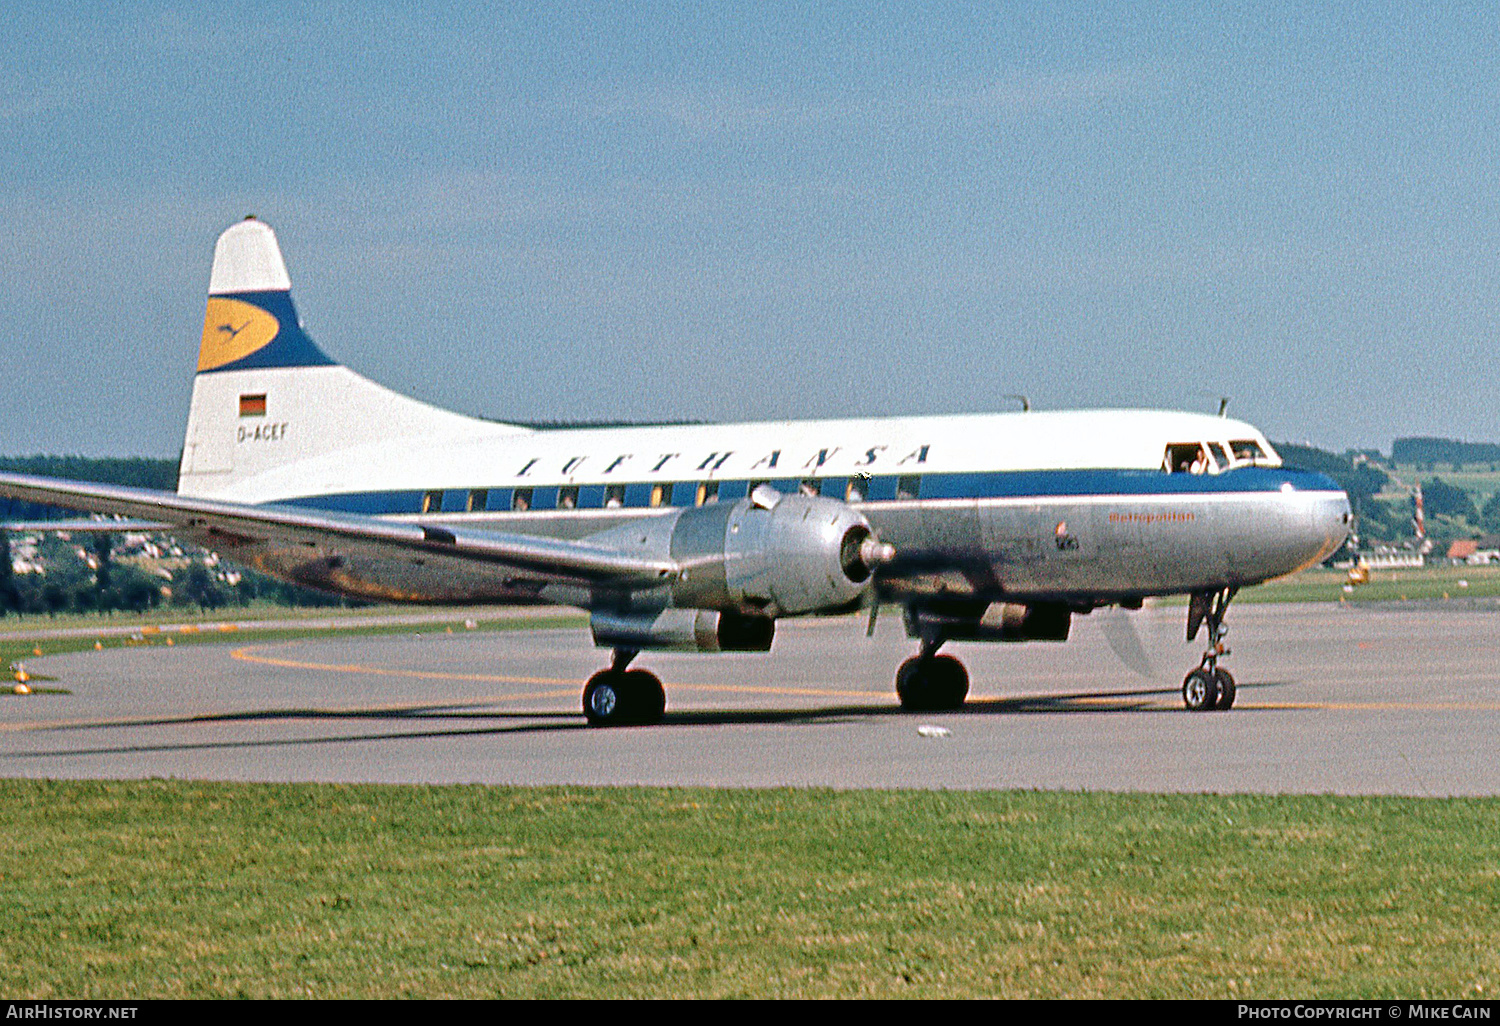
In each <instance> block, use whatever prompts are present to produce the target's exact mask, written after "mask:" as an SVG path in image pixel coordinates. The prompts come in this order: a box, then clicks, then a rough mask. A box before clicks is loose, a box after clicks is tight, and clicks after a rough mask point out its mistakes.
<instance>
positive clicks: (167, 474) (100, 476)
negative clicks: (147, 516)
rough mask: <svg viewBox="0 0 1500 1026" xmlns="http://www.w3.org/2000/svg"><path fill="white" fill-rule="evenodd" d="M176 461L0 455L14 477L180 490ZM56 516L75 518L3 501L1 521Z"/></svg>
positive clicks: (50, 509)
mask: <svg viewBox="0 0 1500 1026" xmlns="http://www.w3.org/2000/svg"><path fill="white" fill-rule="evenodd" d="M177 463H178V461H177V460H175V459H172V460H163V459H150V458H148V457H144V456H132V457H129V458H127V459H103V458H100V459H96V458H94V457H91V456H0V471H5V472H7V473H11V474H36V475H38V476H39V477H61V478H67V479H69V480H73V481H96V482H98V483H100V484H117V485H129V486H130V487H133V488H155V489H157V490H158V491H167V492H172V491H176V490H177ZM57 516H76V514H74V513H69V512H67V511H64V510H58V509H54V508H53V507H51V506H33V505H31V504H30V503H25V502H11V501H8V500H4V499H0V519H4V520H42V519H47V518H50V517H57Z"/></svg>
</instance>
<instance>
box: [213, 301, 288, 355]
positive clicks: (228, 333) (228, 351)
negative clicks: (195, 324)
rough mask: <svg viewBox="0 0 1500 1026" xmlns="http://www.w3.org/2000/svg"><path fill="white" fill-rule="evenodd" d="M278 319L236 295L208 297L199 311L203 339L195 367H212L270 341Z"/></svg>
mask: <svg viewBox="0 0 1500 1026" xmlns="http://www.w3.org/2000/svg"><path fill="white" fill-rule="evenodd" d="M280 331H281V322H280V321H278V320H277V319H276V318H275V317H273V316H271V315H270V314H268V313H267V312H266V311H264V310H262V309H261V308H260V307H258V306H253V305H251V304H250V303H246V302H243V301H241V300H238V299H225V298H222V297H210V298H209V301H208V310H207V312H206V313H204V315H203V342H202V344H201V345H200V346H199V347H198V370H199V371H207V370H213V369H214V368H215V367H222V366H224V365H225V364H228V363H233V362H234V361H236V360H243V359H244V358H245V357H247V356H249V355H250V354H251V353H253V352H255V351H256V350H258V349H261V348H263V347H265V346H267V345H269V344H270V342H271V340H272V339H273V338H275V337H276V335H277V333H278V332H280Z"/></svg>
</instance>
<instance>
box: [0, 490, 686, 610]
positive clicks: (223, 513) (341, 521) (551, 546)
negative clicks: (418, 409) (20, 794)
mask: <svg viewBox="0 0 1500 1026" xmlns="http://www.w3.org/2000/svg"><path fill="white" fill-rule="evenodd" d="M0 498H7V499H18V500H21V501H23V502H31V503H39V504H42V505H48V506H61V507H63V508H64V509H73V510H83V511H88V512H93V513H106V514H112V515H115V516H123V517H129V518H137V520H138V521H140V523H134V522H129V521H127V522H114V524H113V525H111V522H109V521H94V522H81V521H77V522H75V521H60V522H58V523H57V524H56V525H54V524H48V525H46V526H45V527H44V526H43V525H42V524H41V523H36V522H31V523H28V524H26V525H25V526H26V527H30V528H33V529H45V530H68V529H69V525H74V526H73V529H75V530H86V529H91V530H95V531H100V530H111V531H128V530H141V529H143V528H145V527H154V528H156V529H160V530H176V531H180V532H182V533H184V534H186V535H188V536H190V537H192V538H194V539H195V540H198V541H200V542H202V543H203V544H205V545H208V546H212V545H214V544H215V541H216V540H221V541H223V542H225V543H227V544H229V545H231V546H235V545H244V544H247V543H262V544H268V545H280V546H295V545H305V546H325V547H334V548H336V547H338V546H341V545H358V546H359V547H361V548H362V549H366V550H370V549H373V550H375V551H379V552H385V553H388V554H390V555H400V554H422V553H426V554H431V555H439V556H444V557H447V558H448V559H450V560H451V559H458V560H460V561H463V562H467V563H471V564H474V565H476V566H482V565H485V564H488V565H491V566H495V567H496V568H504V569H508V570H513V571H521V572H523V573H528V574H533V575H537V576H540V577H544V578H549V579H553V580H558V581H567V582H577V583H582V584H588V585H624V586H630V585H634V586H644V585H650V584H665V583H668V582H670V581H672V580H674V579H675V578H676V577H677V575H678V574H679V572H680V569H681V568H680V567H679V566H678V565H677V564H676V563H675V562H673V561H670V560H656V559H644V558H640V557H636V556H631V555H629V554H627V553H623V552H620V551H618V550H616V549H612V548H609V547H608V546H603V545H594V544H590V543H588V542H578V541H567V540H562V539H554V538H538V537H533V536H531V535H523V534H512V533H505V532H498V531H478V530H472V529H454V528H450V527H446V526H438V525H431V526H428V525H424V524H420V523H410V522H398V521H390V520H382V519H379V518H377V517H368V516H360V515H358V514H353V513H334V512H328V511H323V510H309V509H303V508H301V507H297V506H282V505H276V504H266V505H251V504H248V503H239V502H225V501H222V500H217V499H199V498H186V497H184V496H181V495H177V494H176V493H174V492H160V491H154V490H151V489H147V488H127V487H124V486H120V485H104V484H95V483H92V482H85V481H65V480H60V479H56V478H46V477H34V476H31V475H29V474H0ZM80 524H82V525H84V526H78V525H80ZM105 525H110V526H105ZM116 525H117V526H116Z"/></svg>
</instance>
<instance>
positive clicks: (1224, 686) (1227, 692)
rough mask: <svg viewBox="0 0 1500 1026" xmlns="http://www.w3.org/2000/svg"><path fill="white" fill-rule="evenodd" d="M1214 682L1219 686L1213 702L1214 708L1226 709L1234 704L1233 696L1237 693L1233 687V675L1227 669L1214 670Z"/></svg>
mask: <svg viewBox="0 0 1500 1026" xmlns="http://www.w3.org/2000/svg"><path fill="white" fill-rule="evenodd" d="M1214 683H1215V684H1217V685H1218V686H1219V698H1218V701H1216V702H1215V703H1214V708H1215V709H1228V708H1230V707H1231V706H1233V705H1234V697H1235V695H1236V694H1238V693H1239V689H1238V688H1237V687H1235V684H1234V677H1233V676H1232V675H1231V674H1230V672H1229V671H1228V670H1220V669H1215V670H1214Z"/></svg>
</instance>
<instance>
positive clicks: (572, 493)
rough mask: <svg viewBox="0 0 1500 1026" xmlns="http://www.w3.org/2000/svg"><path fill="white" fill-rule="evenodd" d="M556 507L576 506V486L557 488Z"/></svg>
mask: <svg viewBox="0 0 1500 1026" xmlns="http://www.w3.org/2000/svg"><path fill="white" fill-rule="evenodd" d="M557 508H558V509H577V508H578V489H577V488H576V487H568V488H559V489H558V490H557Z"/></svg>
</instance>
